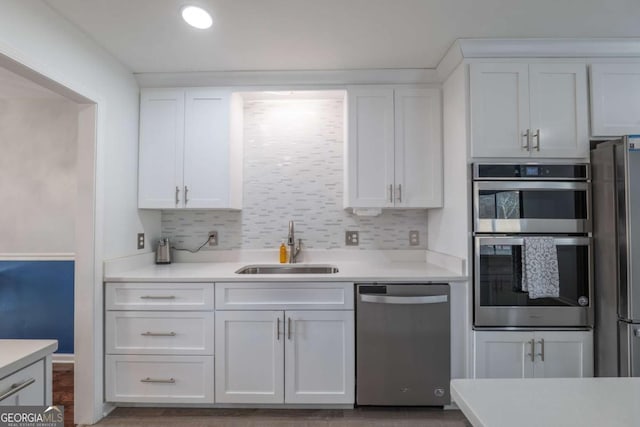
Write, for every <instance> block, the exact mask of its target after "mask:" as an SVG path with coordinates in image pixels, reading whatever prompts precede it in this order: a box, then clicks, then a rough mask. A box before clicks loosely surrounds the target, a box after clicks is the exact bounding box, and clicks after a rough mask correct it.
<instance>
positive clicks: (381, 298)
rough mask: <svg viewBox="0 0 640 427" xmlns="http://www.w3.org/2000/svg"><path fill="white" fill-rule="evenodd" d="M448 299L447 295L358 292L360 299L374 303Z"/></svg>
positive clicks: (412, 302)
mask: <svg viewBox="0 0 640 427" xmlns="http://www.w3.org/2000/svg"><path fill="white" fill-rule="evenodd" d="M448 300H449V296H448V295H429V296H426V295H425V296H389V295H371V294H360V301H362V302H371V303H375V304H440V303H444V302H447V301H448Z"/></svg>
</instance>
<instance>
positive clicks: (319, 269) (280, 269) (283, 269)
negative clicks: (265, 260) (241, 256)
mask: <svg viewBox="0 0 640 427" xmlns="http://www.w3.org/2000/svg"><path fill="white" fill-rule="evenodd" d="M337 272H338V267H336V266H335V265H324V264H322V265H321V264H314V265H309V264H307V265H296V264H284V265H277V264H276V265H274V264H262V265H245V266H244V267H242V268H241V269H239V270H238V271H236V274H334V273H337Z"/></svg>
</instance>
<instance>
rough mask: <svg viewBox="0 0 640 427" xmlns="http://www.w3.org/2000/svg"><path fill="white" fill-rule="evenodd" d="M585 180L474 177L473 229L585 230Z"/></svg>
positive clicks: (587, 188)
mask: <svg viewBox="0 0 640 427" xmlns="http://www.w3.org/2000/svg"><path fill="white" fill-rule="evenodd" d="M590 204H591V193H590V184H589V183H588V182H549V181H546V182H544V181H475V182H474V183H473V218H474V231H475V232H476V233H545V234H553V233H588V232H590V231H591V218H590V215H589V210H590Z"/></svg>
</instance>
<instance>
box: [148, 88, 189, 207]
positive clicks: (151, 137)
mask: <svg viewBox="0 0 640 427" xmlns="http://www.w3.org/2000/svg"><path fill="white" fill-rule="evenodd" d="M183 146H184V91H183V90H181V89H148V90H143V91H142V93H141V95H140V147H139V162H138V207H139V208H153V209H167V208H176V207H179V206H181V205H182V200H183V197H182V196H183V195H182V191H183V189H182V165H183V158H182V155H183Z"/></svg>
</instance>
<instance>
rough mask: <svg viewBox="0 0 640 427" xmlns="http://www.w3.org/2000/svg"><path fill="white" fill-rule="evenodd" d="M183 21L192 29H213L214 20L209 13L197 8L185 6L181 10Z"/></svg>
mask: <svg viewBox="0 0 640 427" xmlns="http://www.w3.org/2000/svg"><path fill="white" fill-rule="evenodd" d="M180 13H181V14H182V19H184V20H185V21H186V23H187V24H189V25H191V26H192V27H195V28H198V29H201V30H206V29H207V28H209V27H211V25H212V24H213V20H212V19H211V15H209V12H207V11H206V10H204V9H202V8H201V7H197V6H185V7H183V8H182V9H181V11H180Z"/></svg>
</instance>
